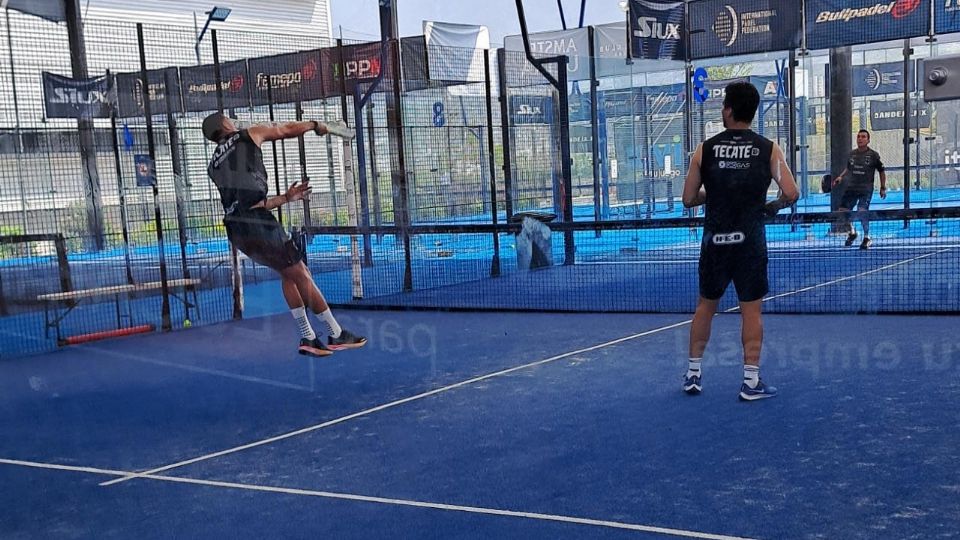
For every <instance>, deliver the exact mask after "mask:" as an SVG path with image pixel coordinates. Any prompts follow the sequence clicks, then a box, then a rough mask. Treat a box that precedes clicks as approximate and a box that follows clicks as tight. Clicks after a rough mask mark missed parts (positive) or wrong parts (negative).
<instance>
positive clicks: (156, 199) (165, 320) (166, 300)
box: [137, 23, 173, 331]
mask: <svg viewBox="0 0 960 540" xmlns="http://www.w3.org/2000/svg"><path fill="white" fill-rule="evenodd" d="M137 45H138V47H139V49H140V83H141V84H142V85H143V86H142V88H143V90H144V97H143V114H144V117H145V118H146V122H147V149H148V152H149V155H150V161H151V162H152V163H154V164H155V163H156V162H157V147H156V142H155V141H154V138H153V112H152V111H151V106H150V82H149V80H148V78H147V55H146V49H145V47H144V42H143V23H137ZM158 183H159V181H158V179H156V178H155V179H154V182H153V218H154V223H155V224H156V227H157V251H159V254H160V294H161V296H162V303H161V306H160V316H161V319H162V323H161V328H162V329H163V330H165V331H170V330H171V329H172V328H173V327H172V325H171V323H170V288H169V286H168V283H167V257H166V249H165V246H164V243H163V218H162V216H161V213H160V189H159V187H158V186H157V184H158Z"/></svg>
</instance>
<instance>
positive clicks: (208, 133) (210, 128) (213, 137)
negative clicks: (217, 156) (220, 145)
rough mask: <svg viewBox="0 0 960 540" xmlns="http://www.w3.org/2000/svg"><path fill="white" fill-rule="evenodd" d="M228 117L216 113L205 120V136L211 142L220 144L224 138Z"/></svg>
mask: <svg viewBox="0 0 960 540" xmlns="http://www.w3.org/2000/svg"><path fill="white" fill-rule="evenodd" d="M226 119H227V115H225V114H223V113H220V112H215V113H213V114H211V115H210V116H207V117H206V118H204V119H203V136H204V137H206V138H207V140H209V141H213V142H220V138H221V137H223V121H224V120H226Z"/></svg>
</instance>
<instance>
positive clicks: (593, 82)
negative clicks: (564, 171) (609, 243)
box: [581, 0, 605, 238]
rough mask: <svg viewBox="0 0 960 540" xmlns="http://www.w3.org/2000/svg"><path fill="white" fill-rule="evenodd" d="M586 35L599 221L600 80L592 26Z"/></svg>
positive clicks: (597, 217)
mask: <svg viewBox="0 0 960 540" xmlns="http://www.w3.org/2000/svg"><path fill="white" fill-rule="evenodd" d="M584 3H586V0H584ZM582 17H583V13H582V8H581V19H582ZM581 24H582V21H581ZM587 35H588V36H589V37H588V39H589V40H590V45H589V51H590V138H591V140H592V142H591V145H590V146H591V148H590V151H591V152H592V153H593V219H594V221H600V220H601V219H602V214H601V209H600V199H601V191H600V167H601V166H603V165H605V164H604V163H602V161H601V156H600V99H599V96H598V94H599V91H600V81H598V80H597V59H596V44H595V42H594V39H595V36H594V30H593V27H592V26H591V27H590V28H589V29H588V30H587ZM596 236H597V238H600V230H599V229H597V232H596Z"/></svg>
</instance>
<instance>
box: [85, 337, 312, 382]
mask: <svg viewBox="0 0 960 540" xmlns="http://www.w3.org/2000/svg"><path fill="white" fill-rule="evenodd" d="M83 348H84V349H85V350H92V351H96V352H97V353H99V354H101V355H104V356H113V357H115V358H118V359H120V360H134V361H136V362H141V363H144V364H152V365H155V366H161V367H168V368H173V369H180V370H183V371H189V372H192V373H202V374H204V375H214V376H217V377H225V378H227V379H234V380H237V381H243V382H248V383H254V384H262V385H265V386H273V387H276V388H285V389H288V390H300V391H302V392H311V391H313V389H312V388H310V387H307V386H301V385H299V384H294V383H287V382H281V381H275V380H272V379H264V378H261V377H254V376H252V375H240V374H238V373H231V372H229V371H222V370H219V369H212V368H204V367H200V366H189V365H186V364H178V363H176V362H166V361H164V360H156V359H153V358H144V357H141V356H139V355H136V354H129V353H121V352H117V351H113V350H110V349H106V348H102V347H96V346H93V345H84V346H83ZM311 376H312V373H311ZM311 384H312V381H311Z"/></svg>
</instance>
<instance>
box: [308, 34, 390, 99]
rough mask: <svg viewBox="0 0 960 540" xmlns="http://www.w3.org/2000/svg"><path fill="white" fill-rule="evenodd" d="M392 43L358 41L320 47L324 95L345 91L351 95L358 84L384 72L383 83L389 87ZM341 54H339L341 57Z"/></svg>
mask: <svg viewBox="0 0 960 540" xmlns="http://www.w3.org/2000/svg"><path fill="white" fill-rule="evenodd" d="M393 47H394V45H393V43H392V42H391V43H390V44H389V45H386V46H384V45H383V44H382V43H380V42H374V43H359V44H356V45H344V46H343V47H342V48H341V47H329V48H326V49H321V50H320V65H321V66H322V67H323V76H322V80H323V95H324V96H325V97H334V96H339V95H341V94H342V93H343V91H344V90H346V92H347V95H352V94H353V92H354V90H355V89H356V88H357V87H358V86H363V85H366V84H370V83H372V82H373V81H374V80H376V79H377V77H378V76H379V75H380V72H381V70H383V71H384V73H383V81H384V83H383V84H384V85H385V86H382V87H381V88H380V89H381V90H383V89H385V88H388V86H386V85H389V84H392V83H391V82H390V81H392V80H393V71H394V70H393V67H392V66H393V61H392V59H393ZM341 56H342V57H341Z"/></svg>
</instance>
